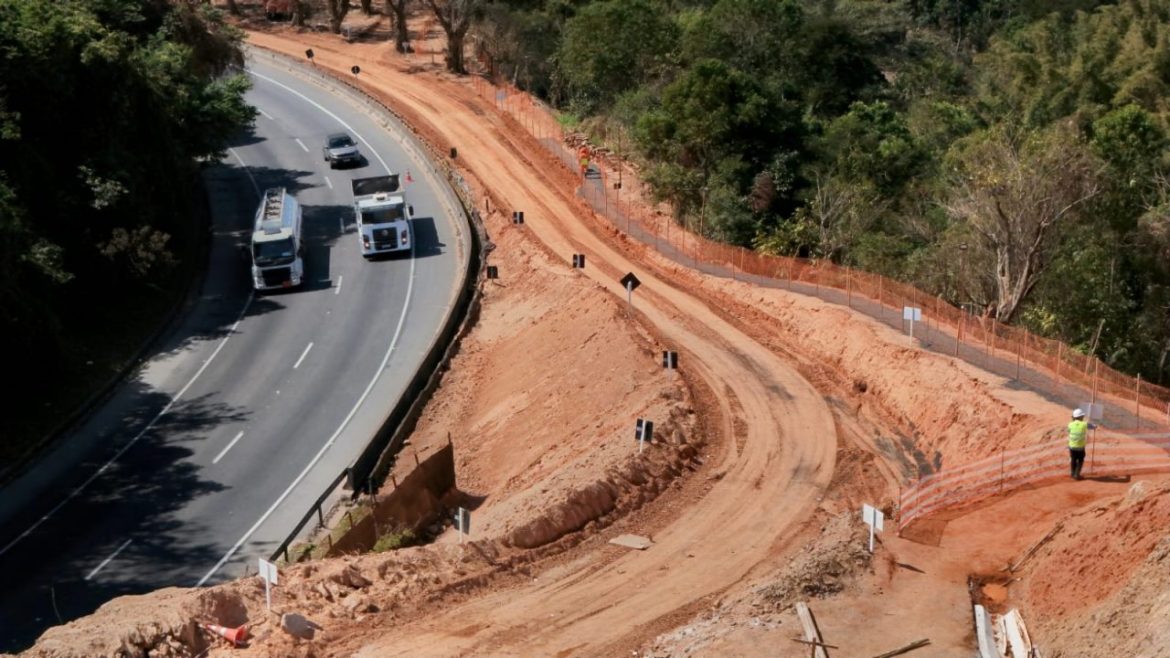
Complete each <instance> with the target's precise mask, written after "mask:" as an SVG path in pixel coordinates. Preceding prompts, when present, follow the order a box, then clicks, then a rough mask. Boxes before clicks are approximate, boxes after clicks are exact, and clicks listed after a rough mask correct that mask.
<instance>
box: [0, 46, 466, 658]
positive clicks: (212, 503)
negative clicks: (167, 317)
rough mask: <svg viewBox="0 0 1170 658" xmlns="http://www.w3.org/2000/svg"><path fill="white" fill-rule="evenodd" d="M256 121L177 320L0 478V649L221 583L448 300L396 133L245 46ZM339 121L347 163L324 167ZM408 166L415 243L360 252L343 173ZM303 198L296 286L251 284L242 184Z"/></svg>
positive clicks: (300, 495)
mask: <svg viewBox="0 0 1170 658" xmlns="http://www.w3.org/2000/svg"><path fill="white" fill-rule="evenodd" d="M249 73H250V75H251V76H252V80H253V89H252V91H251V92H249V94H248V98H249V100H250V102H251V103H252V104H253V105H255V106H256V107H257V109H259V110H260V112H261V114H260V116H259V117H258V118H257V120H256V125H255V129H254V131H252V132H251V133H250V134H249V135H247V136H245V137H243V138H241V139H240V140H238V141H237V143H235V144H234V145H233V146H232V148H231V149H230V151H229V154H228V157H227V158H226V159H225V161H224V162H222V163H220V165H218V166H215V167H212V168H211V169H209V171H208V172H207V174H206V181H207V186H208V190H209V197H210V202H211V208H212V215H213V218H214V226H213V237H212V247H211V253H210V262H209V264H208V272H207V276H206V279H205V282H204V284H203V287H202V290H201V294H200V296H199V297H198V299H197V301H196V303H195V304H194V306H193V308H192V309H191V310H190V311H189V312H188V313H187V314H186V315H185V316H184V318H185V319H184V320H183V321H182V322H181V323H180V326H179V327H177V329H176V330H175V331H174V332H173V334H171V335H170V336H169V337H168V338H166V339H164V340H163V341H162V342H161V343H160V345H159V347H158V349H157V351H156V352H155V353H154V355H153V356H152V357H151V358H150V359H149V360H148V362H147V363H146V365H144V366H143V367H142V368H141V369H140V370H139V371H137V372H136V373H134V375H132V376H131V377H130V378H129V379H128V380H127V381H126V382H125V383H124V385H122V386H120V387H119V388H118V389H117V391H116V392H115V393H114V394H113V395H112V396H111V397H110V399H109V400H108V401H107V402H106V403H105V404H103V405H102V406H101V407H100V408H99V409H97V410H96V411H95V412H94V413H93V414H91V415H90V417H89V418H88V419H87V420H86V421H85V422H84V423H83V424H81V425H80V426H79V427H78V428H77V429H76V430H75V431H74V432H73V433H72V434H71V435H70V436H69V437H66V438H65V439H64V440H63V441H62V442H61V445H60V447H59V448H58V449H57V450H55V451H54V452H53V453H52V454H50V455H49V456H48V457H47V458H46V459H45V460H44V463H43V464H42V465H40V466H39V467H37V468H36V469H35V470H34V471H33V472H31V473H29V474H28V475H26V476H25V477H24V478H23V479H21V480H19V481H17V482H15V483H14V484H13V485H11V486H9V487H8V488H7V489H6V490H4V491H3V492H0V592H2V594H0V650H5V651H13V650H19V649H22V648H25V647H27V646H28V645H29V644H31V642H32V641H33V640H34V639H35V638H36V637H37V636H38V635H39V634H40V633H41V632H42V631H43V630H44V629H45V628H46V627H48V626H49V625H53V624H56V623H58V621H59V620H64V621H68V620H70V619H74V618H76V617H79V616H82V615H85V614H88V613H90V612H92V611H93V610H94V609H96V608H97V607H98V606H99V605H101V604H102V603H104V602H105V601H107V600H109V599H110V598H112V597H114V596H118V595H122V594H129V593H141V592H145V591H149V590H152V589H155V588H158V587H163V586H168V585H179V586H193V585H197V584H210V583H215V582H219V581H222V580H227V579H231V578H235V577H237V576H239V575H241V574H242V573H243V572H244V569H245V566H248V567H250V568H251V570H252V571H253V572H254V571H255V564H256V558H257V557H259V556H264V557H267V556H268V555H269V554H270V553H271V552H272V551H273V550H274V549H275V547H276V546H277V545H278V544H279V543H280V541H281V540H283V538H284V537H285V535H286V534H287V533H288V531H289V530H290V529H291V528H292V526H293V525H295V523H296V522H297V521H298V520H299V519H300V517H301V516H302V515H303V514H304V513H305V511H306V510H307V509H308V507H309V505H310V504H311V503H312V501H313V500H314V499H315V498H316V497H317V496H318V495H319V494H320V493H321V491H322V490H323V489H324V488H325V486H326V485H327V484H328V483H329V481H330V480H332V479H333V478H334V477H335V476H336V475H337V474H338V473H339V472H341V470H342V469H343V468H344V467H345V466H346V465H347V464H348V463H350V462H351V461H352V459H353V458H354V457H355V456H356V455H357V454H358V453H359V452H360V450H361V448H362V447H363V446H364V445H365V443H366V442H367V441H368V439H369V437H370V436H371V435H372V433H373V431H374V430H375V429H376V428H377V427H378V425H379V424H380V423H381V421H382V419H383V418H384V417H385V414H386V412H387V411H388V410H389V409H390V407H391V406H393V404H394V403H395V401H396V400H397V399H398V397H399V395H400V394H401V392H402V390H403V389H404V388H405V385H406V382H407V380H408V377H409V376H410V374H411V373H413V372H414V370H415V369H416V368H417V367H418V364H419V362H420V361H421V359H422V357H423V355H424V354H425V352H426V351H427V349H428V348H429V347H430V345H431V343H432V341H433V339H434V338H433V337H434V335H435V333H436V331H437V329H438V328H439V327H440V325H441V324H442V322H443V320H444V319H445V317H446V315H447V314H448V313H449V312H450V311H451V307H452V305H453V304H454V301H455V298H456V295H457V293H458V286H459V282H460V281H461V278H462V275H463V273H464V272H465V270H466V267H467V260H468V249H469V248H470V246H469V245H470V243H469V241H468V239H467V236H466V229H465V228H464V227H463V223H462V220H461V218H460V217H459V214H458V212H457V208H458V205H457V202H456V200H455V197H454V196H453V195H452V194H451V193H450V192H449V191H448V190H446V189H445V188H444V187H443V183H442V181H441V180H440V179H439V178H438V177H437V176H435V175H433V174H429V173H428V172H429V171H430V169H429V167H428V166H427V165H426V164H425V163H424V162H422V161H421V160H412V158H411V155H410V152H412V150H411V149H408V148H405V147H404V146H403V144H404V143H405V140H404V139H403V136H402V135H396V134H393V133H391V132H389V131H387V129H385V128H384V127H382V125H381V124H380V122H379V121H377V120H376V118H375V117H373V116H371V115H369V114H368V113H367V111H366V110H365V109H363V108H362V107H360V106H359V105H358V104H356V103H353V102H352V101H351V100H348V99H346V98H343V97H340V96H335V95H332V94H331V93H329V92H328V91H326V90H325V89H323V88H321V87H319V86H318V85H317V84H315V83H313V82H310V81H308V80H307V79H304V78H301V77H300V76H299V75H296V74H293V73H290V72H288V71H287V70H285V69H284V68H282V67H278V66H275V65H273V64H272V63H271V60H267V59H265V58H259V57H258V58H254V59H253V60H252V61H250V63H249ZM338 129H342V130H347V131H349V132H350V133H351V134H353V135H354V137H355V139H357V141H358V143H359V145H360V147H361V149H362V152H363V154H364V155H365V156H366V159H367V163H366V165H365V166H363V167H360V168H354V169H347V170H340V169H339V170H330V169H329V166H328V165H327V164H326V163H325V162H324V161H323V159H322V155H321V144H322V141H323V139H324V136H325V135H326V134H327V133H330V132H335V131H337V130H338ZM387 168H389V169H391V170H394V171H397V172H400V173H401V172H403V171H405V170H410V171H411V173H412V177H413V179H414V182H413V183H411V184H408V185H407V193H408V195H409V198H410V203H412V204H413V205H414V209H415V217H416V219H415V220H414V233H415V249H414V253H413V254H412V255H411V256H403V257H396V258H394V257H392V258H387V259H385V260H376V261H373V262H367V261H365V260H364V259H363V258H362V257H361V255H360V251H359V249H358V238H357V235H356V232H355V229H354V221H353V216H352V210H351V208H352V206H350V205H349V204H350V189H349V181H350V179H352V178H355V177H364V176H374V175H379V174H382V173H385V172H386V170H387ZM271 186H284V187H287V188H288V189H289V191H290V192H291V193H293V194H294V195H295V196H296V197H297V199H298V200H299V201H300V203H301V204H302V205H303V208H304V231H305V236H306V238H305V242H306V245H307V248H308V252H307V255H306V258H305V263H306V279H307V284H306V285H305V286H304V288H303V289H300V290H296V291H291V292H287V293H280V294H272V295H253V294H252V292H251V289H250V277H249V272H248V266H249V264H248V260H247V256H246V252H243V251H241V247H242V246H243V245H246V244H247V242H248V239H249V236H250V227H251V223H252V219H253V216H254V213H255V211H256V207H257V205H258V203H259V192H260V191H262V190H263V189H265V188H267V187H271Z"/></svg>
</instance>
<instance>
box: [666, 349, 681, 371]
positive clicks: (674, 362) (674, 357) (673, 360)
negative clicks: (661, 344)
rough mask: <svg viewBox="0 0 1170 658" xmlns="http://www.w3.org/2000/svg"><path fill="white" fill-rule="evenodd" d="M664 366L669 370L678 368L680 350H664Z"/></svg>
mask: <svg viewBox="0 0 1170 658" xmlns="http://www.w3.org/2000/svg"><path fill="white" fill-rule="evenodd" d="M662 367H663V368H666V369H667V370H677V369H678V352H663V353H662Z"/></svg>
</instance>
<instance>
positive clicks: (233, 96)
mask: <svg viewBox="0 0 1170 658" xmlns="http://www.w3.org/2000/svg"><path fill="white" fill-rule="evenodd" d="M239 41H240V35H239V33H238V32H237V31H236V30H235V29H233V28H231V27H229V26H227V25H226V24H224V22H223V21H222V20H221V16H220V15H219V12H218V10H216V9H214V8H212V7H211V6H210V5H208V4H205V3H202V2H196V1H194V0H173V1H164V0H100V1H96V0H95V1H93V2H58V1H56V0H0V337H2V338H3V340H2V343H3V345H4V347H3V349H4V363H5V365H6V366H9V370H8V372H9V374H15V375H16V377H17V378H16V381H25V382H38V381H40V382H46V383H51V382H52V381H53V380H54V373H55V372H56V370H55V369H56V368H58V367H61V366H62V365H63V363H64V361H66V360H68V359H70V358H76V356H77V355H76V354H74V353H73V352H74V351H76V350H77V349H80V347H79V346H80V345H81V344H82V343H84V339H83V338H79V337H81V336H84V335H85V334H86V332H87V330H88V331H89V332H90V333H97V332H96V331H95V330H94V326H95V325H96V324H100V318H101V317H102V315H101V314H102V312H103V309H106V308H107V306H106V304H112V303H123V300H134V299H135V298H136V295H139V294H142V295H144V296H149V295H150V294H152V293H151V292H150V291H151V290H158V289H160V288H162V287H165V286H166V285H167V284H168V283H169V281H170V277H172V276H173V272H174V269H175V265H176V264H177V263H178V257H177V254H180V253H184V252H185V251H187V250H189V249H190V245H191V244H193V242H191V240H192V239H193V236H195V235H196V232H195V231H194V230H193V228H194V227H193V226H192V212H191V207H192V195H191V190H192V186H193V183H194V178H193V176H192V174H193V173H194V172H195V165H196V163H197V162H198V161H199V160H201V159H206V158H212V157H216V156H217V155H219V154H220V151H221V150H222V149H223V148H224V145H225V144H226V140H227V139H228V138H229V137H230V136H232V135H233V134H236V133H238V131H239V130H240V129H241V127H243V126H245V125H247V124H248V123H249V122H250V121H251V120H252V112H253V110H252V109H251V108H250V107H248V106H247V105H246V103H245V102H244V99H243V93H244V91H245V90H246V89H247V86H248V83H247V81H246V79H245V78H244V77H243V76H242V75H240V74H238V73H234V72H233V69H232V68H231V67H233V66H235V65H238V64H240V63H242V58H241V53H240V50H239ZM179 241H185V242H179ZM140 301H141V299H140ZM144 304H145V302H144ZM38 390H40V389H38V388H37V387H36V386H31V387H28V390H27V392H28V394H29V395H30V396H33V395H35V393H36V392H37V391H38Z"/></svg>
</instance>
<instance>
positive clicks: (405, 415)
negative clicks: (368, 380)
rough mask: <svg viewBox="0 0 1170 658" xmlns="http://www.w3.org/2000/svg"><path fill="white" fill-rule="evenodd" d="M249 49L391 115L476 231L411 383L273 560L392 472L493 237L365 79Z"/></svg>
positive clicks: (444, 167)
mask: <svg viewBox="0 0 1170 658" xmlns="http://www.w3.org/2000/svg"><path fill="white" fill-rule="evenodd" d="M247 50H248V52H249V55H250V56H254V55H258V54H260V55H264V56H266V57H268V58H269V59H271V60H272V61H273V62H276V63H278V64H280V65H282V66H285V67H286V68H287V69H288V70H290V71H293V72H295V73H297V74H298V75H301V76H303V77H309V78H313V79H315V80H317V81H318V82H319V83H320V84H322V85H323V86H325V87H327V88H331V89H332V90H334V91H340V92H342V93H345V94H347V95H348V96H350V97H351V98H352V99H353V100H356V101H357V102H359V103H361V104H363V105H365V106H366V107H367V108H368V109H369V110H370V111H371V112H373V113H375V114H378V115H381V116H382V118H383V119H384V120H385V122H384V123H383V126H385V127H387V128H389V127H390V124H391V123H393V124H397V125H396V126H395V128H396V129H397V130H398V132H400V133H401V134H403V135H404V136H406V137H407V139H408V140H410V141H411V142H412V143H413V146H414V149H415V150H417V151H418V152H420V153H423V154H425V155H426V157H425V160H426V162H427V166H428V167H429V168H430V169H431V171H432V172H434V173H435V174H438V175H441V176H442V177H443V178H445V179H446V180H447V182H448V184H449V185H450V186H451V191H452V192H454V193H455V197H456V199H457V200H458V202H459V205H460V209H461V210H462V214H463V217H464V220H465V221H466V222H467V225H468V228H469V229H470V235H471V245H470V249H469V262H468V265H467V268H466V271H465V274H464V280H463V284H462V285H461V286H460V291H459V296H458V297H457V299H456V301H455V304H454V306H453V307H452V312H451V313H450V314H448V316H447V321H446V322H445V323H444V325H443V327H442V329H440V331H439V333H438V335H437V336H436V339H435V340H434V341H433V342H432V343H431V347H430V349H429V350H428V351H427V354H426V356H425V357H424V358H423V361H422V363H421V364H420V365H419V367H418V369H417V370H416V371H415V373H414V375H413V376H412V377H411V380H410V383H409V384H408V385H407V387H406V389H405V390H404V391H403V393H402V395H401V396H400V397H399V399H398V401H397V402H396V403H395V405H394V407H393V408H392V409H391V410H390V413H389V414H388V415H387V417H386V419H385V421H383V423H382V425H381V427H380V429H379V430H378V432H377V433H375V435H374V436H373V437H372V438H371V439H370V442H369V443H368V444H367V446H366V448H365V449H364V450H363V451H362V452H361V454H359V455H358V457H357V458H356V459H354V461H353V462H352V463H351V464H350V466H349V467H347V468H346V469H345V470H343V471H342V472H341V474H340V475H338V476H337V477H336V478H334V480H333V482H331V483H330V485H329V486H328V487H327V488H326V489H325V491H324V492H323V493H322V494H321V495H320V496H319V497H318V498H317V500H316V502H314V504H313V505H312V507H311V508H310V509H309V511H308V512H306V514H305V516H304V517H303V518H302V519H301V521H300V523H298V524H297V526H296V527H295V528H294V529H293V531H292V532H291V533H289V535H288V537H286V538H285V540H284V541H283V542H281V545H280V547H279V548H278V549H277V550H276V551H275V552H274V553H273V555H272V559H273V560H275V559H277V558H278V557H280V556H282V555H283V557H284V558H285V560H286V561H287V560H288V547H289V546H290V545H291V544H292V542H293V540H294V539H295V538H296V536H297V535H298V534H299V533H300V532H301V530H302V529H303V528H304V527H305V525H306V524H307V523H308V521H309V519H311V518H312V517H313V516H314V515H316V516H317V518H318V519H319V520H320V521H321V523H322V524H324V513H323V511H322V506H323V505H324V503H325V500H326V499H328V497H329V496H330V495H332V494H333V492H334V491H335V489H336V488H337V485H338V484H339V483H340V482H341V481H342V480H344V481H345V482H346V486H347V488H348V489H350V490H351V491H352V492H353V493H352V497H354V498H356V497H357V496H358V495H359V494H360V493H361V492H362V490H372V489H373V487H374V484H375V482H376V481H380V480H381V479H383V478H385V477H386V475H387V473H388V472H389V469H390V467H391V466H392V465H393V460H394V457H395V456H396V454H397V452H398V451H399V450H401V448H402V444H403V442H404V441H405V439H406V436H407V435H409V434H410V433H411V432H412V431H414V427H415V424H416V422H417V420H418V417H419V415H420V414H421V413H422V409H423V408H424V407H425V406H426V404H427V403H428V402H429V401H430V398H431V395H432V394H433V393H434V391H435V389H437V388H438V385H439V382H440V381H441V379H442V373H443V371H445V370H446V366H447V364H448V363H449V362H450V360H451V358H452V357H453V356H454V355H455V352H456V350H457V348H458V341H459V340H460V339H461V338H462V337H463V336H464V335H466V333H467V331H468V329H469V328H470V325H471V324H472V323H473V322H474V320H475V318H476V317H478V313H477V312H476V311H477V309H478V307H479V298H480V291H479V285H478V284H479V281H480V279H481V276H482V270H483V267H484V261H485V259H484V256H483V248H484V245H485V244H487V243H488V238H487V232H486V230H485V229H484V226H483V221H482V219H481V217H480V215H479V212H478V211H477V210H476V209H475V206H476V204H475V202H474V199H473V198H472V195H471V190H470V188H469V187H468V185H467V182H466V181H465V180H463V177H462V176H461V175H460V174H459V172H458V171H455V169H454V168H453V167H452V166H451V165H450V164H449V163H448V162H447V161H446V159H445V154H444V153H441V152H440V151H439V150H438V149H437V148H435V147H433V146H432V145H430V144H428V143H426V142H424V141H422V140H421V139H419V138H418V136H417V135H416V134H415V133H414V131H413V130H411V128H410V124H409V123H408V122H407V121H406V120H405V119H404V118H403V117H402V116H401V115H399V114H398V113H397V112H395V111H394V110H393V109H391V108H390V107H388V106H386V105H385V104H383V103H382V102H381V101H379V100H377V99H376V98H374V97H373V96H371V95H369V94H368V93H367V92H366V91H365V90H364V89H362V88H361V86H360V85H355V84H353V83H352V82H350V81H348V80H345V79H342V78H339V77H335V76H332V75H329V74H326V73H323V72H322V71H321V70H320V69H316V68H315V67H309V66H306V65H304V64H303V63H301V62H300V61H299V60H296V59H294V58H292V57H288V56H286V55H283V54H280V53H275V52H272V51H267V50H263V49H260V48H257V47H254V46H252V47H248V49H247ZM408 150H410V149H408Z"/></svg>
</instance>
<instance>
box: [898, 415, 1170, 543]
mask: <svg viewBox="0 0 1170 658" xmlns="http://www.w3.org/2000/svg"><path fill="white" fill-rule="evenodd" d="M1098 434H1099V436H1097V437H1094V439H1093V440H1092V441H1091V442H1090V443H1089V445H1088V447H1087V452H1088V456H1087V457H1086V459H1085V466H1084V469H1083V470H1082V475H1084V476H1085V477H1090V478H1091V477H1104V476H1124V475H1137V474H1140V473H1165V472H1170V433H1147V434H1123V433H1109V434H1105V433H1101V432H1098ZM1068 477H1069V457H1068V450H1067V448H1066V447H1065V443H1064V442H1063V441H1056V442H1046V443H1044V444H1043V445H1037V446H1031V447H1028V448H1022V449H1018V450H1010V451H1009V450H1004V451H1001V452H1000V453H999V454H995V455H991V456H989V457H986V458H984V459H981V460H978V461H975V462H971V463H969V464H964V465H963V466H960V467H957V468H952V469H948V470H946V471H943V472H940V473H937V474H935V475H931V476H928V477H925V478H923V479H922V480H920V481H918V482H916V483H915V484H914V485H913V486H911V487H910V488H909V489H906V490H904V491H903V492H902V495H901V498H900V500H899V504H898V531H899V532H901V531H902V530H903V529H905V528H906V527H907V526H909V525H910V524H911V523H913V522H914V521H916V520H918V519H920V518H922V517H924V516H927V515H929V514H931V513H932V512H937V511H939V510H942V509H949V508H955V507H961V506H963V505H969V504H971V503H974V502H977V501H980V500H983V499H986V498H989V497H991V496H995V495H997V494H1000V493H1003V492H1005V491H1011V490H1012V489H1017V488H1019V487H1023V486H1027V485H1037V484H1041V483H1046V482H1051V481H1055V480H1060V479H1067V478H1068Z"/></svg>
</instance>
